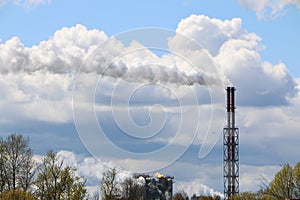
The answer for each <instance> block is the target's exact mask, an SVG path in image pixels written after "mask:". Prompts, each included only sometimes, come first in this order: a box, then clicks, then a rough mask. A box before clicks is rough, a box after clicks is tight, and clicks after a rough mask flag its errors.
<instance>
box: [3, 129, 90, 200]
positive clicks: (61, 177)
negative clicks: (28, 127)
mask: <svg viewBox="0 0 300 200" xmlns="http://www.w3.org/2000/svg"><path fill="white" fill-rule="evenodd" d="M32 156H33V152H32V149H31V148H30V146H29V139H28V138H24V137H23V136H22V135H18V134H11V135H9V136H8V137H7V138H6V139H3V138H0V199H3V200H6V199H7V200H8V199H9V200H12V199H14V200H19V199H20V200H21V199H22V200H36V199H40V200H62V199H69V200H82V199H85V198H86V196H87V195H86V189H85V181H84V180H83V179H82V178H81V177H78V176H76V175H75V169H74V168H72V167H70V166H64V164H63V161H61V160H59V158H58V157H57V155H56V153H55V152H53V151H48V153H47V155H46V156H45V157H44V158H43V160H42V163H41V164H37V163H35V162H34V161H33V159H32Z"/></svg>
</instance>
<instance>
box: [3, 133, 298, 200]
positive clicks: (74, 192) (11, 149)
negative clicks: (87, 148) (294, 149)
mask: <svg viewBox="0 0 300 200" xmlns="http://www.w3.org/2000/svg"><path fill="white" fill-rule="evenodd" d="M117 175H118V171H117V170H116V168H112V169H108V170H107V171H105V172H103V174H102V179H101V180H99V190H100V192H101V194H100V193H99V192H96V193H95V194H93V195H89V194H88V193H87V190H86V179H85V178H84V177H79V176H77V175H76V169H75V168H74V167H72V166H66V165H65V164H64V162H63V160H61V159H60V158H59V157H58V155H57V154H56V153H55V152H54V151H53V150H49V151H48V152H47V154H46V155H45V156H44V157H43V159H42V162H41V163H39V164H38V163H36V162H34V160H33V151H32V149H31V148H30V145H29V138H24V137H23V136H22V135H21V134H15V133H12V134H10V135H9V136H7V137H6V138H5V139H3V138H2V137H0V200H12V199H13V200H66V199H67V200H99V199H103V200H115V199H122V200H140V199H143V194H144V192H145V191H144V189H145V188H144V186H143V185H142V184H139V183H138V182H137V181H136V179H134V178H133V177H127V178H126V179H124V180H120V179H118V177H117ZM172 199H173V200H187V199H189V197H188V195H187V193H186V192H185V191H178V192H176V193H175V194H174V195H173V198H172ZM202 199H219V197H209V196H202ZM283 199H300V162H298V163H297V164H296V165H295V166H294V167H292V166H290V165H289V164H288V163H286V164H284V165H283V166H282V168H281V170H280V171H279V172H277V173H276V174H275V176H274V178H273V180H272V181H271V182H268V181H267V180H266V179H264V181H263V182H262V185H261V189H260V190H259V191H258V192H254V193H253V192H242V193H240V194H237V195H235V196H233V197H231V198H229V200H283Z"/></svg>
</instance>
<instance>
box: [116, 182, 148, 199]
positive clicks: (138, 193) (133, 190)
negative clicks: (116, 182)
mask: <svg viewBox="0 0 300 200" xmlns="http://www.w3.org/2000/svg"><path fill="white" fill-rule="evenodd" d="M144 190H145V188H144V186H142V185H140V184H138V182H137V180H136V179H133V178H131V177H128V178H126V179H125V180H123V181H122V182H121V196H122V198H123V199H125V200H139V199H140V197H142V196H143V193H144Z"/></svg>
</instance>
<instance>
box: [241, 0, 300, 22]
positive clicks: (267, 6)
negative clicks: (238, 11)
mask: <svg viewBox="0 0 300 200" xmlns="http://www.w3.org/2000/svg"><path fill="white" fill-rule="evenodd" d="M238 2H239V3H240V4H241V5H242V6H243V7H245V8H247V9H249V10H253V11H255V12H256V16H257V17H258V18H259V19H267V20H270V19H274V18H277V17H279V16H282V15H285V8H286V7H287V6H290V5H294V6H297V8H298V9H300V1H299V0H238Z"/></svg>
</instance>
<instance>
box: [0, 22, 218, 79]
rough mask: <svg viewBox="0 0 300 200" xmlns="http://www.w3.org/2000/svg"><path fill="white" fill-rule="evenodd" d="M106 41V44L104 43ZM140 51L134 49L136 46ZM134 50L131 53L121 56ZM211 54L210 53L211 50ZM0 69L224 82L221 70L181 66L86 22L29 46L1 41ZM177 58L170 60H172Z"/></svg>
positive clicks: (17, 71)
mask: <svg viewBox="0 0 300 200" xmlns="http://www.w3.org/2000/svg"><path fill="white" fill-rule="evenodd" d="M101 44H102V45H101ZM137 48H138V49H139V50H138V51H134V50H135V49H137ZM128 51H131V53H130V54H127V55H124V56H121V57H120V55H122V54H124V53H126V52H128ZM207 56H208V57H209V54H207ZM0 57H1V60H0V73H1V74H8V73H19V72H25V73H34V72H37V71H48V72H50V73H54V74H64V73H71V74H75V73H76V71H77V70H78V69H79V68H80V71H81V72H82V73H97V74H98V75H102V76H109V77H113V78H122V79H124V80H127V81H139V82H151V83H158V82H161V83H175V84H185V85H193V84H201V85H206V84H215V83H220V81H219V80H218V79H219V77H218V75H217V74H209V73H206V72H204V71H203V70H201V69H197V67H198V66H187V65H188V64H187V63H184V67H186V68H187V69H183V67H181V66H177V63H176V59H177V58H176V57H175V58H174V57H173V56H172V54H171V55H168V56H165V57H164V58H159V57H158V56H157V55H155V54H154V53H152V52H151V51H149V50H148V49H147V48H145V47H143V46H142V45H140V44H137V42H132V44H131V45H130V46H129V47H125V46H124V44H123V43H122V42H121V41H118V40H116V39H113V38H112V39H109V40H108V37H107V36H106V35H105V34H104V33H103V32H101V31H98V30H87V28H86V27H84V26H82V25H76V26H75V27H71V28H63V29H61V30H59V31H57V32H56V33H55V34H54V36H53V37H52V38H50V39H49V40H48V41H42V42H41V43H40V44H39V45H37V46H32V47H25V46H24V45H23V43H22V42H21V41H20V39H19V38H18V37H13V38H12V39H10V40H8V41H6V42H5V43H4V44H0ZM116 58H117V59H116ZM172 59H173V60H174V61H173V62H170V60H172Z"/></svg>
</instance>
